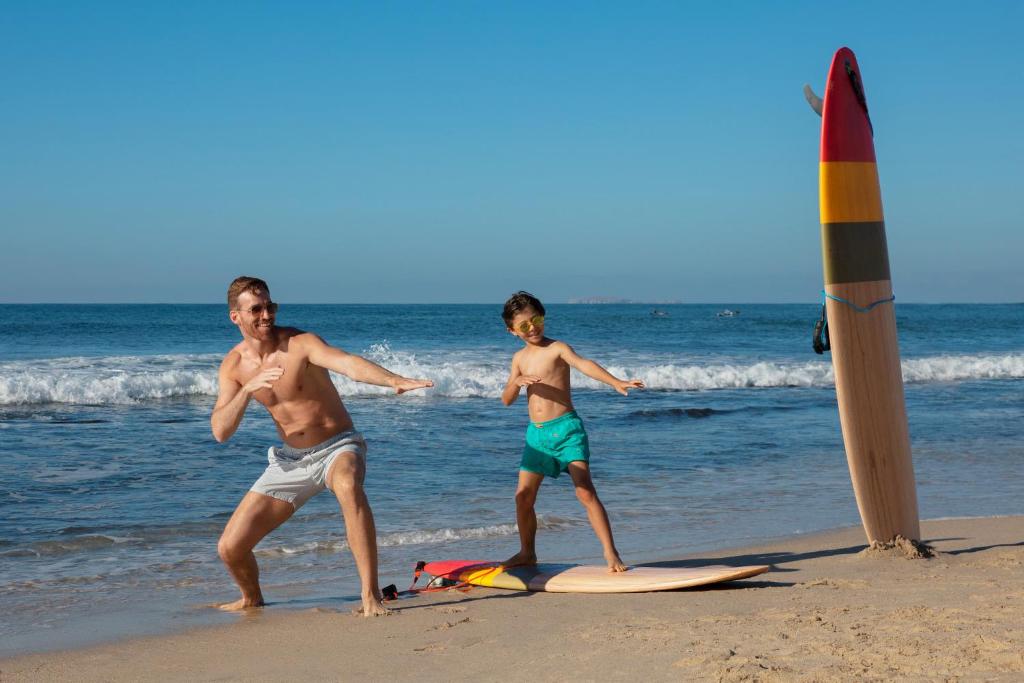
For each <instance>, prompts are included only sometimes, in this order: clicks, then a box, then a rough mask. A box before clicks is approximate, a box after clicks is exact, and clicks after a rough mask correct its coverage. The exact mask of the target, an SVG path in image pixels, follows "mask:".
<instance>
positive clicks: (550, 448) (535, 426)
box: [519, 410, 590, 477]
mask: <svg viewBox="0 0 1024 683" xmlns="http://www.w3.org/2000/svg"><path fill="white" fill-rule="evenodd" d="M579 460H582V461H583V462H590V444H589V443H588V441H587V430H585V429H584V428H583V420H581V419H580V416H579V415H577V414H576V411H575V410H574V411H572V412H569V413H566V414H565V415H562V416H560V417H556V418H555V419H554V420H548V421H547V422H531V423H530V426H529V427H527V428H526V446H525V447H524V448H523V460H522V462H520V463H519V469H521V470H526V471H527V472H534V473H536V474H543V475H544V476H545V477H558V475H559V474H561V473H562V472H565V471H567V470H568V469H569V463H571V462H576V461H579Z"/></svg>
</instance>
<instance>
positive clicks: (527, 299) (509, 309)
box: [501, 290, 544, 330]
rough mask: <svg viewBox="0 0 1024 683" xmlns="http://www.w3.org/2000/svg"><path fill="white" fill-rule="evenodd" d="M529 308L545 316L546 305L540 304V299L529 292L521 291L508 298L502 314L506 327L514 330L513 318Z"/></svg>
mask: <svg viewBox="0 0 1024 683" xmlns="http://www.w3.org/2000/svg"><path fill="white" fill-rule="evenodd" d="M527 308H532V309H533V310H535V311H537V313H539V314H540V315H544V304H542V303H541V302H540V299H538V298H537V297H535V296H534V295H533V294H530V293H529V292H524V291H523V290H519V291H518V292H516V293H515V294H513V295H512V296H510V297H509V298H508V301H506V302H505V308H504V310H502V312H501V317H502V319H503V320H504V321H505V327H507V328H509V329H510V330H511V329H512V318H514V317H516V314H518V313H519V312H520V311H525V310H526V309H527Z"/></svg>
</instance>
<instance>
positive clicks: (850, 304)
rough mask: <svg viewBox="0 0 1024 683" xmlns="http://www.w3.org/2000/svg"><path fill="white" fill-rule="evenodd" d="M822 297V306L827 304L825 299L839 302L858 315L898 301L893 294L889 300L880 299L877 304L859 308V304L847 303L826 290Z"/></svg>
mask: <svg viewBox="0 0 1024 683" xmlns="http://www.w3.org/2000/svg"><path fill="white" fill-rule="evenodd" d="M821 295H822V297H824V298H823V299H822V300H821V303H822V304H824V303H825V299H832V301H838V302H839V303H841V304H846V305H847V306H849V307H850V308H852V309H853V310H855V311H857V312H858V313H867V312H868V311H870V310H871V309H872V308H874V307H875V306H878V305H880V304H887V303H891V302H893V301H896V295H895V294H893V295H892V296H890V297H889V298H888V299H879V300H878V301H876V302H874V303H872V304H868V306H867V307H861V306H858V305H857V304H855V303H853V302H852V301H847V300H846V299H844V298H842V297H839V296H832V295H831V294H829V293H828V292H826V291H825V290H824V289H823V290H821Z"/></svg>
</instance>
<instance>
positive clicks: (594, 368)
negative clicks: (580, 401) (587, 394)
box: [556, 342, 644, 396]
mask: <svg viewBox="0 0 1024 683" xmlns="http://www.w3.org/2000/svg"><path fill="white" fill-rule="evenodd" d="M556 343H557V344H558V347H557V348H558V352H559V355H560V356H561V358H562V360H564V361H565V362H566V363H568V364H569V367H570V368H576V369H577V370H579V371H580V372H582V373H583V374H584V375H586V376H587V377H589V378H591V379H596V380H597V381H598V382H604V383H605V384H607V385H608V386H610V387H611V388H612V389H615V391H617V392H619V393H620V394H622V395H623V396H628V395H629V391H628V390H629V389H643V388H644V383H643V382H642V381H640V380H638V379H626V380H623V379H619V378H618V377H616V376H615V375H613V374H612V373H610V372H608V371H607V370H605V369H604V368H602V367H601V366H600V365H598V364H597V363H595V362H594V361H592V360H590V359H589V358H584V357H583V356H581V355H579V354H578V353H576V352H575V351H573V348H572V347H571V346H569V345H568V344H566V343H565V342H556Z"/></svg>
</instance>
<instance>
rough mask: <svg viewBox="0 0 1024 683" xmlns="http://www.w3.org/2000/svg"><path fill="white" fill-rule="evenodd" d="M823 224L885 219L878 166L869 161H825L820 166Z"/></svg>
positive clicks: (867, 221)
mask: <svg viewBox="0 0 1024 683" xmlns="http://www.w3.org/2000/svg"><path fill="white" fill-rule="evenodd" d="M819 180H820V182H819V185H818V187H819V188H820V198H821V222H822V223H869V222H878V221H882V220H884V218H883V216H882V191H881V188H880V187H879V185H878V166H877V165H876V164H874V163H873V162H869V161H823V162H821V164H820V166H819Z"/></svg>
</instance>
